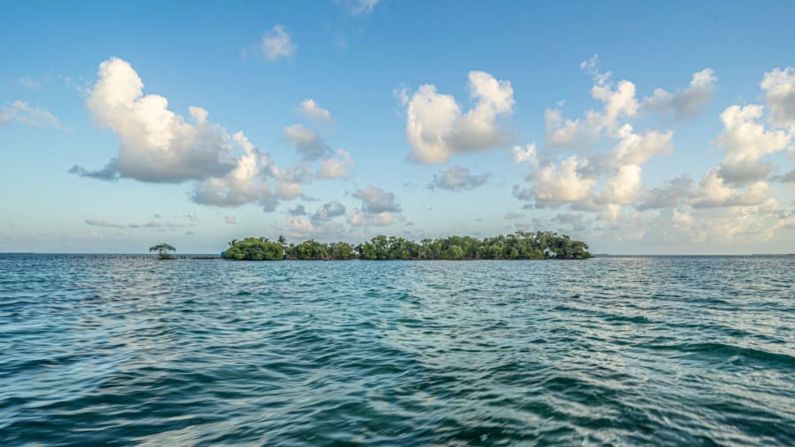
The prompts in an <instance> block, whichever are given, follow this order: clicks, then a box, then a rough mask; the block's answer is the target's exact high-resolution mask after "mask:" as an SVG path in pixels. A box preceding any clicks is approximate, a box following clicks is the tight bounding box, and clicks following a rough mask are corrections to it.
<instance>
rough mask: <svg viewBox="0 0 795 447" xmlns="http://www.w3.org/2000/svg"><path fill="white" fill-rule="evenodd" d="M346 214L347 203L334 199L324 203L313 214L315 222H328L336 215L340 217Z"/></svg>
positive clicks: (311, 217)
mask: <svg viewBox="0 0 795 447" xmlns="http://www.w3.org/2000/svg"><path fill="white" fill-rule="evenodd" d="M344 215H345V205H343V204H341V203H339V202H337V201H332V202H328V203H325V204H323V205H322V206H321V207H320V208H318V209H317V211H315V212H314V213H313V214H312V215H311V216H310V219H312V221H313V222H316V223H318V222H328V221H330V220H332V219H334V218H335V217H340V216H344Z"/></svg>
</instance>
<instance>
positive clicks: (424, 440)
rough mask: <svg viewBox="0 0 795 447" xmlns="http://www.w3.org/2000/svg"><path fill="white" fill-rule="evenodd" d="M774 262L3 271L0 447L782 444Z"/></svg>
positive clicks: (791, 386)
mask: <svg viewBox="0 0 795 447" xmlns="http://www.w3.org/2000/svg"><path fill="white" fill-rule="evenodd" d="M793 284H795V258H775V257H718V258H714V257H659V258H599V259H592V260H589V261H503V262H500V261H482V262H481V261H464V262H451V261H424V262H423V261H408V262H401V261H384V262H365V261H341V262H289V261H285V262H270V263H268V262H263V263H256V262H226V261H221V260H211V261H207V260H176V261H157V260H154V259H151V258H149V257H136V256H77V255H54V256H52V255H0V445H3V446H14V445H92V444H111V445H151V446H160V445H277V444H280V445H307V446H316V445H331V444H339V445H345V444H374V445H440V444H441V445H472V444H479V445H572V444H583V443H585V444H608V445H610V444H612V445H624V444H631V445H649V444H658V445H675V444H678V445H716V444H718V445H735V444H754V445H793V444H795V287H794V286H793Z"/></svg>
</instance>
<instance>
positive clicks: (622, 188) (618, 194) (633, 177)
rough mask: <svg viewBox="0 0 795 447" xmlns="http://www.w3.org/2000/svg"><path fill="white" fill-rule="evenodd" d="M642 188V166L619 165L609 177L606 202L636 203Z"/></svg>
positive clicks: (618, 203)
mask: <svg viewBox="0 0 795 447" xmlns="http://www.w3.org/2000/svg"><path fill="white" fill-rule="evenodd" d="M640 188H641V168H640V166H638V165H632V164H629V165H622V166H619V167H618V169H617V170H616V172H615V174H614V175H613V176H611V177H610V178H608V179H607V184H606V186H605V191H604V194H603V197H602V198H603V200H604V202H606V203H608V204H612V205H628V204H632V203H635V200H636V199H637V196H638V194H639V193H640Z"/></svg>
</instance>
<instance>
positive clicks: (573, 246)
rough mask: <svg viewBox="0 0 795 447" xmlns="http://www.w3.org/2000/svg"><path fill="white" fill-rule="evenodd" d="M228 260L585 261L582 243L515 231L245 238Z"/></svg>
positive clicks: (228, 253)
mask: <svg viewBox="0 0 795 447" xmlns="http://www.w3.org/2000/svg"><path fill="white" fill-rule="evenodd" d="M221 255H222V256H223V257H224V258H225V259H234V260H254V261H264V260H270V261H273V260H282V259H298V260H331V259H334V260H347V259H364V260H387V259H405V260H410V259H413V260H422V259H445V260H469V259H588V258H590V257H591V253H589V252H588V244H586V243H585V242H582V241H577V240H573V239H571V238H569V236H566V235H559V234H557V233H554V232H548V231H538V232H524V231H519V232H516V233H513V234H508V235H499V236H495V237H489V238H484V239H477V238H474V237H470V236H450V237H446V238H440V239H423V240H422V241H420V242H414V241H410V240H408V239H404V238H402V237H396V236H376V237H374V238H372V239H371V240H369V241H367V242H364V243H361V244H358V245H352V244H349V243H347V242H331V243H323V242H318V241H315V240H312V239H310V240H307V241H303V242H300V243H298V244H287V242H286V241H285V240H284V238H283V237H281V236H280V237H279V240H278V241H272V240H269V239H267V238H264V237H260V238H255V237H249V238H246V239H243V240H239V241H238V240H234V241H232V242H230V243H229V248H227V249H226V250H225V251H224V252H223V253H222V254H221Z"/></svg>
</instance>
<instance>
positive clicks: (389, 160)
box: [0, 0, 795, 254]
mask: <svg viewBox="0 0 795 447" xmlns="http://www.w3.org/2000/svg"><path fill="white" fill-rule="evenodd" d="M606 3H607V4H601V3H600V4H597V3H594V2H534V3H529V2H499V3H492V2H453V1H449V2H445V1H438V2H419V1H397V0H381V1H375V0H370V1H364V0H361V1H360V0H350V1H336V2H335V1H328V2H323V1H313V2H298V1H295V2H293V1H291V2H267V3H264V4H263V3H259V2H225V3H223V4H221V3H217V4H215V3H211V2H199V3H179V2H172V3H168V4H165V5H163V4H162V2H133V3H128V4H120V3H118V4H108V3H105V2H88V1H87V2H79V3H69V4H67V3H52V2H35V1H28V2H6V1H2V2H0V9H1V10H2V11H3V14H0V174H1V175H2V177H1V178H2V180H0V185H1V186H2V191H3V193H2V194H1V195H0V209H2V219H0V251H47V252H62V251H63V252H140V251H143V250H145V248H146V247H148V246H149V245H151V243H153V242H159V241H168V242H170V243H172V244H173V245H175V246H177V248H179V249H180V251H183V252H217V251H219V250H221V249H222V248H223V247H224V246H225V243H226V241H228V240H230V239H233V238H239V237H242V236H246V235H263V236H268V237H275V236H277V235H279V234H285V235H288V236H289V238H291V239H294V240H298V239H304V238H309V237H312V238H316V239H343V240H349V241H359V240H362V239H364V238H367V237H370V236H372V235H375V234H380V233H388V234H397V235H402V236H406V237H410V238H414V239H421V238H423V237H434V236H443V235H448V234H470V235H475V236H487V235H493V234H497V233H505V232H510V231H515V230H525V229H527V230H535V229H549V230H555V231H560V232H563V233H567V234H570V235H571V236H572V237H575V238H581V239H584V240H586V241H588V242H589V243H590V244H591V246H592V249H593V251H595V252H609V253H638V254H644V253H756V252H793V251H795V214H793V207H794V206H795V203H793V180H795V175H792V172H793V154H795V151H794V150H793V142H795V136H793V135H795V70H793V69H791V68H788V67H793V66H795V57H794V56H795V53H793V51H792V49H793V48H795V45H794V44H795V33H792V31H791V30H790V28H791V18H792V17H793V16H794V15H795V5H793V4H792V3H791V2H729V3H727V2H698V3H685V2H606ZM136 82H139V83H142V87H141V86H140V85H139V86H138V87H139V88H137V89H136V85H138V84H136ZM658 89H661V90H658ZM153 95H158V96H153ZM160 98H165V99H166V100H167V104H166V103H165V102H164V101H162V100H161V99H160ZM307 100H311V101H307ZM302 104H303V106H302ZM190 107H198V108H201V110H200V109H193V112H191V111H190V110H189V108H190ZM205 115H206V117H205ZM528 148H530V149H528ZM110 160H118V161H117V162H112V163H111V164H110V165H108V163H109V161H110ZM106 166H108V167H109V169H106V170H104V171H102V172H97V171H101V170H102V168H103V167H106ZM97 177H105V178H104V179H103V178H97ZM672 181H673V182H672ZM302 211H303V212H302Z"/></svg>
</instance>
